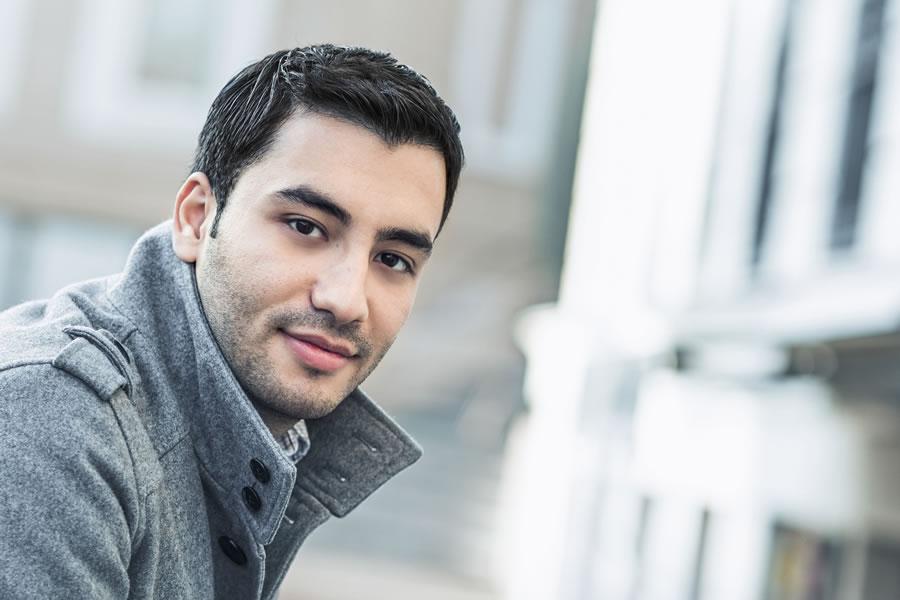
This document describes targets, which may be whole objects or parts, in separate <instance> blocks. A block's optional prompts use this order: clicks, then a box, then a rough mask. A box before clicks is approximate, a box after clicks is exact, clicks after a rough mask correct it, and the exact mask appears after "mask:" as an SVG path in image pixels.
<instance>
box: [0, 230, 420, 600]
mask: <svg viewBox="0 0 900 600" xmlns="http://www.w3.org/2000/svg"><path fill="white" fill-rule="evenodd" d="M308 428H309V434H310V439H311V447H310V451H309V454H307V456H306V457H305V458H304V459H303V460H301V461H300V463H299V464H298V465H297V466H296V467H295V465H293V464H292V463H291V461H290V460H288V459H287V458H286V456H285V455H284V454H283V452H282V450H281V448H280V447H279V446H278V445H277V443H276V442H275V440H274V439H273V437H272V436H271V434H270V433H269V431H268V429H266V427H265V425H264V424H263V423H262V421H261V419H260V418H259V416H258V414H257V413H256V411H255V410H254V409H253V407H252V405H251V404H250V402H249V401H248V399H247V397H246V395H245V394H244V393H243V391H242V390H241V388H240V386H239V385H238V383H237V381H236V380H235V378H234V375H233V374H232V372H231V370H230V369H229V368H228V366H227V364H226V362H225V360H224V358H223V356H222V354H221V352H220V351H219V349H218V347H217V346H216V343H215V340H214V339H213V337H212V334H211V333H210V330H209V328H208V325H207V322H206V319H205V317H204V315H203V313H202V309H201V306H200V302H199V297H198V294H197V291H196V285H195V284H194V276H193V268H192V266H191V265H188V264H185V263H183V262H181V261H180V260H179V259H178V258H177V257H176V256H175V255H174V253H173V251H172V249H171V227H170V225H169V224H168V223H166V224H163V225H160V226H159V227H156V228H155V229H153V230H151V231H150V232H148V233H147V234H146V235H145V236H144V237H143V238H141V240H140V241H139V242H138V243H137V245H136V246H135V248H134V250H133V251H132V254H131V256H130V257H129V260H128V264H127V266H126V270H125V272H124V273H123V274H121V275H119V276H115V277H111V278H107V279H99V280H94V281H90V282H86V283H83V284H78V285H75V286H71V287H68V288H66V289H64V290H62V291H60V292H59V293H58V294H56V295H55V296H54V297H53V298H52V299H50V300H49V301H40V302H30V303H27V304H23V305H20V306H18V307H15V308H13V309H11V310H9V311H6V312H4V313H0V474H2V480H0V598H4V599H5V598H17V599H18V598H41V599H44V598H62V597H69V598H100V599H105V598H165V599H167V600H171V599H174V598H190V599H200V598H228V599H243V598H272V597H274V596H275V595H276V594H277V590H278V586H279V585H280V583H281V581H282V579H283V578H284V575H285V572H286V571H287V569H288V567H289V565H290V563H291V561H292V560H293V558H294V556H295V554H296V553H297V550H298V549H299V547H300V545H301V543H302V542H303V540H304V539H305V538H306V536H307V535H309V533H310V532H311V531H312V530H313V529H314V528H316V527H317V526H318V525H320V524H321V523H323V522H324V521H325V520H326V519H328V517H329V516H330V515H336V516H343V515H345V514H347V513H348V512H349V511H350V510H352V509H353V508H354V507H356V506H357V505H358V504H359V503H360V502H362V500H363V499H365V498H366V497H367V496H368V495H369V494H371V493H372V492H373V491H375V490H376V489H377V488H378V487H379V486H381V485H382V484H383V483H384V482H385V481H387V480H388V479H389V478H390V477H392V476H393V475H395V474H396V473H397V472H398V471H400V470H401V469H403V468H405V467H407V466H408V465H410V464H411V463H413V462H414V461H415V460H416V459H417V458H418V457H419V456H420V454H421V450H420V448H419V447H418V446H417V445H416V443H415V442H414V441H413V440H412V439H411V438H410V437H409V436H408V435H406V434H405V433H404V432H403V431H402V430H401V429H400V428H399V427H398V426H397V425H396V424H395V423H394V422H393V421H392V420H391V419H390V418H389V417H387V416H386V415H385V414H384V413H383V412H382V411H381V410H380V409H379V408H378V407H376V406H375V405H374V404H373V403H372V402H371V401H370V400H369V399H368V398H367V397H366V396H365V395H364V394H363V393H362V392H360V391H358V390H357V391H356V392H354V393H353V394H351V395H350V396H349V397H348V398H347V399H345V400H344V401H343V402H342V403H341V404H340V405H339V406H338V408H337V409H336V410H335V411H334V412H332V413H331V414H330V415H329V416H327V417H325V418H322V419H318V420H315V421H309V422H308Z"/></svg>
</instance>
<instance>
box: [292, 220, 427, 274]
mask: <svg viewBox="0 0 900 600" xmlns="http://www.w3.org/2000/svg"><path fill="white" fill-rule="evenodd" d="M298 224H303V225H306V226H310V227H312V228H314V229H317V230H318V231H319V233H320V234H321V237H323V238H324V237H327V234H326V232H325V228H324V227H322V226H321V225H319V224H317V223H315V222H313V221H310V220H309V219H291V220H290V221H288V225H290V227H291V228H292V229H293V230H294V231H296V232H297V233H299V234H300V235H302V236H304V237H313V235H312V231H311V232H309V233H304V232H302V231H300V229H299V227H298ZM385 256H392V257H394V258H396V259H397V261H398V262H399V263H401V264H402V265H403V266H404V267H405V269H404V270H403V271H398V272H400V273H406V274H409V275H415V273H416V272H415V270H414V269H413V265H412V263H411V262H410V261H409V260H407V259H405V258H403V257H402V256H400V255H399V254H397V253H396V252H381V253H380V254H378V258H380V259H382V260H380V261H379V262H381V263H382V264H383V265H384V266H386V267H387V268H388V269H390V270H392V271H396V269H394V268H393V267H392V266H390V265H388V264H386V263H385V262H384V260H383V258H384V257H385Z"/></svg>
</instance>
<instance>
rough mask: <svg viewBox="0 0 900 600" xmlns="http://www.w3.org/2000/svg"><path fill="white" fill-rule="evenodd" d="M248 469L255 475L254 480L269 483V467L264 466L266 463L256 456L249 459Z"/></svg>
mask: <svg viewBox="0 0 900 600" xmlns="http://www.w3.org/2000/svg"><path fill="white" fill-rule="evenodd" d="M250 470H251V471H253V476H254V477H256V480H257V481H259V482H260V483H269V469H267V468H266V465H264V464H263V463H262V461H261V460H259V459H258V458H254V459H253V460H251V461H250Z"/></svg>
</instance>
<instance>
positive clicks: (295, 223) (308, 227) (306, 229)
mask: <svg viewBox="0 0 900 600" xmlns="http://www.w3.org/2000/svg"><path fill="white" fill-rule="evenodd" d="M290 225H291V227H293V228H294V229H295V230H296V231H297V233H299V234H301V235H305V236H308V237H324V236H325V232H323V231H322V228H321V227H319V226H318V225H316V224H315V223H313V222H312V221H309V220H307V219H293V220H292V221H291V222H290Z"/></svg>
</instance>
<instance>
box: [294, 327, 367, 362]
mask: <svg viewBox="0 0 900 600" xmlns="http://www.w3.org/2000/svg"><path fill="white" fill-rule="evenodd" d="M281 333H282V335H283V336H284V338H285V341H286V342H287V345H288V347H290V349H291V350H292V351H293V352H294V354H295V355H296V356H297V357H298V358H299V359H300V360H301V361H302V362H303V363H306V365H307V366H309V367H312V368H313V369H316V370H318V371H328V372H333V371H337V370H339V369H340V368H341V367H343V366H344V365H346V364H347V362H349V361H350V359H351V358H353V356H355V354H356V352H355V351H354V350H353V349H352V348H351V347H349V346H348V345H346V344H342V343H340V342H334V341H331V340H328V339H326V338H324V337H321V336H317V335H306V334H291V333H288V332H286V331H283V330H282V331H281Z"/></svg>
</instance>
